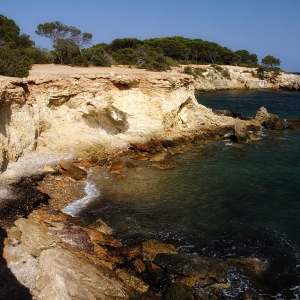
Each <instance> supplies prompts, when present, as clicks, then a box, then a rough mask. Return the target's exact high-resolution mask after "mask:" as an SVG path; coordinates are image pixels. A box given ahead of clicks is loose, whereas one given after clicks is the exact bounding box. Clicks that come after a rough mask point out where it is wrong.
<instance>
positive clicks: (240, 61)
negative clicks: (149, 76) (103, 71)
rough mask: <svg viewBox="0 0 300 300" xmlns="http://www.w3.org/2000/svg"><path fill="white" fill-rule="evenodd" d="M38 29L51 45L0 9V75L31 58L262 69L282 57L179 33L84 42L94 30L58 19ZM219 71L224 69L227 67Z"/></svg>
mask: <svg viewBox="0 0 300 300" xmlns="http://www.w3.org/2000/svg"><path fill="white" fill-rule="evenodd" d="M36 34H38V35H40V36H44V37H46V38H49V39H50V40H51V42H52V46H53V50H52V51H50V52H48V51H46V50H44V49H40V48H37V47H35V43H34V42H33V41H32V40H30V37H29V36H28V35H25V34H20V28H19V27H18V26H17V25H16V24H15V22H14V21H13V20H11V19H8V18H6V17H5V16H3V15H0V75H5V76H17V77H26V76H28V70H30V68H31V66H32V64H34V63H35V64H43V63H57V64H68V65H71V66H85V67H87V66H111V65H128V66H135V67H138V68H146V69H148V70H153V71H164V70H167V69H169V68H170V67H172V66H177V65H180V64H184V65H189V64H212V65H236V66H243V67H253V68H255V67H263V68H264V71H268V70H270V69H272V70H273V69H274V67H276V66H279V65H280V60H279V59H277V58H275V57H273V56H271V55H267V56H266V57H265V58H263V60H262V66H259V64H258V58H257V55H256V54H251V53H249V52H248V51H247V50H238V51H232V50H230V49H229V48H227V47H222V46H220V45H219V44H217V43H214V42H209V41H204V40H201V39H190V38H184V37H181V36H174V37H164V38H151V39H146V40H139V39H136V38H122V39H120V38H118V39H115V40H113V41H112V42H111V43H110V44H106V43H100V44H96V45H93V46H91V47H89V48H83V47H84V46H86V45H88V44H90V43H91V40H92V34H91V33H88V32H84V33H82V32H81V30H79V29H78V28H76V27H74V26H68V25H65V24H63V23H61V22H59V21H56V22H46V23H43V24H39V25H38V26H37V30H36ZM185 72H186V73H188V72H190V70H189V69H186V70H185ZM223 72H224V74H225V75H226V69H224V70H223ZM192 75H194V76H195V77H199V76H201V74H192ZM225 77H226V76H225Z"/></svg>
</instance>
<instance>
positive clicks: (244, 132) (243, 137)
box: [230, 121, 250, 143]
mask: <svg viewBox="0 0 300 300" xmlns="http://www.w3.org/2000/svg"><path fill="white" fill-rule="evenodd" d="M230 138H231V139H232V140H233V141H234V142H237V143H247V142H248V141H249V139H250V136H249V132H248V128H247V125H246V124H245V123H244V122H243V121H237V122H236V123H235V124H234V126H233V135H232V136H231V137H230Z"/></svg>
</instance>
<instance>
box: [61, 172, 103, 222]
mask: <svg viewBox="0 0 300 300" xmlns="http://www.w3.org/2000/svg"><path fill="white" fill-rule="evenodd" d="M84 191H85V193H86V196H84V197H83V198H81V199H78V200H76V201H75V202H73V203H71V204H70V205H68V206H66V207H65V208H64V209H63V210H62V212H64V213H65V214H67V215H70V216H72V217H76V216H78V214H79V213H80V211H81V210H82V209H83V208H84V207H86V206H87V205H88V204H89V203H90V202H91V201H92V200H94V199H95V198H97V197H99V196H100V195H101V193H100V191H99V190H98V188H97V186H96V184H95V183H94V182H93V181H91V180H90V179H89V177H88V178H87V180H86V182H85V188H84Z"/></svg>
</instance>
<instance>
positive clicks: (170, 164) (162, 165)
mask: <svg viewBox="0 0 300 300" xmlns="http://www.w3.org/2000/svg"><path fill="white" fill-rule="evenodd" d="M153 166H154V167H156V168H158V169H162V170H164V169H171V168H175V167H176V166H177V162H176V161H175V160H174V158H173V157H172V156H169V155H168V156H166V157H165V158H164V159H163V160H161V161H159V162H154V163H153Z"/></svg>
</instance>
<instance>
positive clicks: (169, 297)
mask: <svg viewBox="0 0 300 300" xmlns="http://www.w3.org/2000/svg"><path fill="white" fill-rule="evenodd" d="M194 294H195V291H194V290H193V289H192V288H191V287H189V286H187V285H185V284H183V283H180V282H176V283H174V284H172V285H171V286H170V288H169V289H168V291H167V293H166V296H165V299H166V300H195V297H194Z"/></svg>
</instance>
